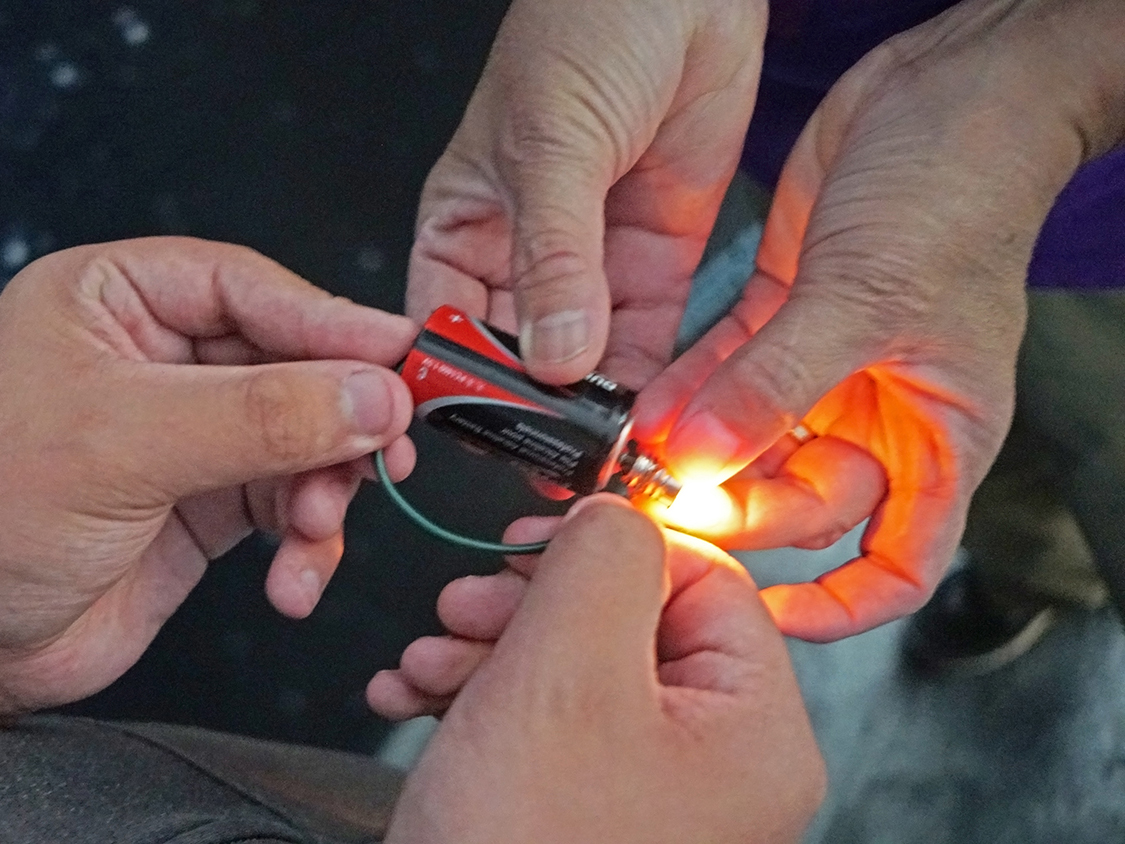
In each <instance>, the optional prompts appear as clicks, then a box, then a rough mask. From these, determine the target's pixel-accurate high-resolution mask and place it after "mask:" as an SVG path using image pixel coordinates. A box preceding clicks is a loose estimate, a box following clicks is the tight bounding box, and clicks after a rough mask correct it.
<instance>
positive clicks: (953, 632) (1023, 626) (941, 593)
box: [902, 566, 1056, 676]
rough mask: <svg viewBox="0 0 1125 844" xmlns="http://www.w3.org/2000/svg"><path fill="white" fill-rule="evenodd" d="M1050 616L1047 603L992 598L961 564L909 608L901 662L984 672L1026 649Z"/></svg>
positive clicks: (937, 670) (932, 670)
mask: <svg viewBox="0 0 1125 844" xmlns="http://www.w3.org/2000/svg"><path fill="white" fill-rule="evenodd" d="M1055 618H1056V610H1055V608H1054V607H1052V606H1051V605H1050V604H1046V603H1042V602H1034V603H1033V602H1023V603H1017V602H1010V601H1000V600H998V599H997V598H996V597H994V596H992V595H990V594H989V592H988V590H986V589H985V588H984V587H983V586H982V584H981V582H980V578H979V577H977V576H976V574H974V571H973V569H972V567H971V566H965V567H962V568H959V569H957V570H955V571H954V572H952V573H951V574H950V575H949V576H947V577H946V578H945V580H943V581H942V582H941V584H939V586H938V588H937V591H936V592H934V596H933V597H932V598H931V599H930V601H929V603H927V604H926V605H925V606H924V607H922V609H920V610H918V612H916V613H914V616H913V617H912V618H911V620H910V622H909V624H908V626H907V628H906V634H905V636H904V638H903V645H902V657H903V661H904V663H905V664H906V666H907V667H908V668H911V669H913V670H914V671H916V672H918V673H919V674H928V675H936V674H952V675H962V676H970V675H981V674H988V673H989V672H992V671H996V670H997V669H998V668H1002V667H1003V666H1005V665H1007V664H1008V663H1010V662H1012V661H1013V660H1015V659H1016V658H1017V657H1020V656H1022V655H1023V654H1025V653H1027V651H1028V650H1030V649H1031V647H1032V646H1033V645H1034V644H1035V643H1036V642H1038V641H1039V640H1040V639H1042V638H1043V635H1044V634H1045V633H1046V632H1047V631H1048V630H1049V629H1050V628H1051V626H1052V624H1054V622H1055Z"/></svg>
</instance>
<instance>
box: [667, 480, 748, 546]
mask: <svg viewBox="0 0 1125 844" xmlns="http://www.w3.org/2000/svg"><path fill="white" fill-rule="evenodd" d="M736 515H737V514H736V512H735V506H734V502H733V501H731V497H730V494H729V493H728V492H727V491H726V490H725V489H723V488H722V487H720V486H716V485H715V484H708V483H686V484H684V488H683V489H682V490H680V494H679V495H677V496H676V498H675V500H674V501H673V502H672V503H671V504H670V505H669V506H668V508H667V509H666V510H665V511H664V512H663V513H661V514H660V518H661V519H662V520H663V521H664V522H666V523H667V524H669V525H671V526H672V527H675V528H679V529H680V530H683V531H685V532H687V533H699V534H716V533H725V532H728V531H730V530H731V529H732V528H733V527H734V523H735V519H736Z"/></svg>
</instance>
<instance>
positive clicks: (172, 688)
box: [0, 0, 1125, 844]
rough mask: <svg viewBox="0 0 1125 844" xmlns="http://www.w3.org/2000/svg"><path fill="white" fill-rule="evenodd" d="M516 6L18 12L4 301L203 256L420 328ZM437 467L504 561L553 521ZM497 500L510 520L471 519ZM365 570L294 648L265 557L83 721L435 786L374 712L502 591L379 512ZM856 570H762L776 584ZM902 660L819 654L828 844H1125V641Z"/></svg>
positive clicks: (361, 508)
mask: <svg viewBox="0 0 1125 844" xmlns="http://www.w3.org/2000/svg"><path fill="white" fill-rule="evenodd" d="M504 6H505V3H503V2H500V0H472V2H450V0H415V2H412V3H408V4H404V3H391V2H383V3H375V2H372V3H362V4H357V3H334V2H313V0H307V2H292V0H277V2H274V0H271V2H268V3H266V2H256V1H255V0H204V2H200V3H195V4H181V3H174V2H167V0H135V2H129V3H96V2H81V1H76V2H69V3H40V2H29V1H25V2H3V0H0V185H3V187H2V188H0V281H2V280H3V279H4V278H6V277H8V276H10V275H11V274H12V273H14V272H16V271H17V270H18V269H19V268H20V267H21V266H22V265H23V264H25V263H26V262H27V261H28V260H30V259H32V258H34V257H36V256H37V255H39V254H43V253H44V252H47V251H51V250H53V249H57V248H61V247H64V246H68V245H72V244H76V243H82V242H91V241H96V240H106V239H111V238H118V237H126V236H135V235H142V234H160V233H175V234H192V235H196V236H200V237H210V238H217V239H227V240H233V241H237V242H241V243H247V244H250V245H252V246H255V247H256V248H258V249H260V250H262V251H263V252H265V253H266V254H268V255H271V256H272V257H274V258H276V259H278V260H280V261H282V262H283V263H285V264H287V265H289V266H291V267H293V268H294V269H296V270H297V271H298V272H301V273H302V274H304V275H305V276H306V277H308V278H310V279H312V280H314V281H316V282H317V283H319V284H322V285H323V286H325V287H327V288H328V289H331V290H333V291H334V292H338V293H343V294H346V295H349V296H352V297H353V298H356V299H358V300H360V301H364V302H367V303H370V304H374V305H378V306H382V307H388V308H396V309H397V308H398V307H399V306H400V304H401V296H402V285H403V280H404V273H405V266H406V255H407V250H408V248H409V242H410V232H411V226H412V221H413V214H414V203H415V201H416V197H417V192H418V190H419V189H420V187H421V182H422V179H423V177H424V175H425V172H426V170H427V169H428V167H429V165H430V164H431V163H432V161H433V159H434V158H435V157H436V156H437V155H438V153H439V152H440V150H441V147H442V145H443V144H444V142H445V139H446V138H447V137H448V133H449V132H450V131H451V130H452V128H453V126H454V125H455V123H456V120H457V117H458V115H459V113H460V109H461V108H462V106H463V103H464V100H465V98H466V97H467V96H468V93H469V91H470V89H471V86H472V83H473V80H474V78H475V74H476V72H477V70H478V69H479V67H480V64H481V62H482V61H483V57H484V55H485V51H486V49H487V45H488V43H489V41H490V39H491V35H492V32H493V31H494V28H495V26H496V24H497V22H498V21H499V18H500V15H501V14H502V12H503V9H504ZM734 245H735V246H736V247H737V248H738V249H743V250H745V249H748V248H749V246H748V244H746V243H743V242H742V241H741V240H739V239H738V237H736V238H735V240H734ZM419 444H420V449H421V452H422V459H421V461H420V467H419V472H418V474H417V475H416V477H415V479H414V480H413V481H412V482H411V487H410V492H411V495H412V496H413V497H415V498H417V499H418V500H419V503H420V504H422V505H423V506H425V507H427V508H428V509H430V510H433V511H435V512H440V513H442V514H443V516H444V518H445V519H446V520H447V521H448V522H450V523H451V524H453V525H461V526H468V525H472V526H473V529H474V530H475V531H476V532H479V533H488V532H496V533H498V532H499V530H500V529H501V528H502V526H503V525H504V524H506V523H507V521H509V520H510V518H511V517H512V516H513V515H515V514H517V513H519V512H522V511H524V510H525V509H526V507H527V501H529V500H530V497H529V496H528V495H527V492H526V489H525V487H524V486H523V485H522V483H521V482H520V481H519V480H518V479H516V478H515V477H514V476H509V475H503V476H500V477H498V475H497V469H496V467H495V466H494V464H492V463H482V462H480V461H479V460H478V459H475V458H472V457H469V456H466V455H464V454H462V453H461V451H460V450H459V449H456V448H449V447H448V446H447V445H446V444H445V443H444V442H442V441H441V440H439V439H435V438H432V437H430V436H428V435H427V434H426V433H425V432H424V431H423V432H420V433H419ZM484 482H487V483H488V484H489V488H490V489H492V490H494V491H495V499H494V500H491V501H490V502H489V503H488V505H487V506H485V505H483V504H481V503H479V502H478V501H477V500H476V499H474V497H472V496H469V495H466V494H465V492H466V491H467V490H471V489H474V488H477V487H478V486H480V485H481V484H482V483H484ZM347 545H348V550H347V553H346V557H345V560H344V563H343V565H342V566H341V569H340V573H339V575H338V576H337V578H336V580H335V581H334V582H333V584H332V586H331V587H330V588H329V590H328V592H327V594H326V595H325V598H324V601H323V603H322V606H321V608H320V609H319V610H318V611H317V613H316V614H315V615H314V616H313V617H312V618H311V619H309V620H308V621H306V622H302V623H294V622H289V621H285V620H283V619H280V618H279V617H278V616H277V615H276V614H274V613H273V612H272V611H271V610H270V609H269V607H268V606H267V605H266V603H265V601H264V599H263V598H262V594H261V582H262V576H263V572H264V566H265V562H266V560H267V559H268V556H269V553H270V551H271V549H270V546H269V544H268V543H267V542H266V541H264V540H252V541H250V542H247V543H245V544H244V545H243V546H241V547H240V548H238V549H236V551H235V552H232V554H230V555H229V556H228V557H227V558H226V559H224V560H222V561H220V562H218V563H216V564H215V565H214V567H213V570H212V571H211V572H210V573H209V574H208V576H207V578H206V579H205V581H204V583H203V584H202V586H201V588H200V589H199V590H198V591H197V592H196V593H195V594H194V595H193V596H192V598H191V599H190V600H189V601H188V603H187V604H186V605H185V607H184V608H183V609H182V611H181V612H180V613H179V614H177V616H176V617H175V618H174V619H173V620H172V622H170V624H169V625H168V627H167V628H166V630H165V631H164V633H163V634H162V635H161V636H160V638H159V639H158V641H157V642H156V643H155V645H154V647H153V648H152V650H151V651H150V653H149V654H148V655H147V656H146V657H145V659H144V660H142V662H141V664H139V665H138V666H137V667H136V668H135V669H134V670H133V671H131V672H130V673H129V674H128V675H126V677H125V678H123V679H122V680H121V681H120V682H119V683H117V684H115V686H113V687H111V688H110V689H109V690H107V691H106V692H105V693H103V694H102V695H99V696H98V697H96V698H94V699H92V700H91V701H88V702H86V703H84V704H82V705H81V706H79V707H76V709H77V710H79V711H82V712H88V713H93V714H99V715H104V716H110V717H127V718H158V719H164V720H172V721H180V722H186V723H194V724H201V725H204V726H211V727H216V728H220V729H227V730H233V731H237V732H243V733H248V734H252V735H262V736H269V737H274V738H281V739H289V740H294V741H302V742H309V743H315V744H323V745H328V746H334V747H344V748H350V749H355V750H375V749H376V748H379V747H382V748H383V750H384V752H385V753H386V755H388V756H393V757H394V758H396V759H397V760H398V761H399V762H401V763H403V764H408V763H409V760H410V758H411V757H412V756H413V754H414V753H416V752H417V748H418V747H419V745H420V742H421V741H422V740H423V738H424V733H425V725H424V724H422V725H412V726H411V727H410V728H409V730H412V731H413V736H411V735H410V734H409V730H408V732H399V733H395V734H394V735H392V736H391V744H390V745H388V744H385V743H384V741H385V739H386V737H387V733H388V725H386V724H385V723H383V722H382V721H380V720H379V719H377V718H375V717H374V716H373V715H371V714H370V713H369V712H367V711H366V709H365V707H364V705H363V702H362V689H363V685H364V683H365V681H366V679H367V678H368V677H369V676H370V675H371V674H372V673H373V672H374V671H375V670H377V669H378V668H381V667H384V666H387V665H391V664H393V663H394V662H395V661H396V660H397V656H398V653H399V652H400V651H401V649H402V647H403V646H404V645H405V644H406V643H407V642H408V641H410V640H411V639H413V638H414V637H415V636H417V635H419V634H421V633H423V632H428V631H429V630H432V629H433V628H434V625H435V622H434V619H433V613H432V606H433V601H434V598H435V597H436V595H437V592H438V590H440V588H441V586H442V584H444V583H445V582H446V581H448V580H449V579H451V578H452V577H455V576H457V575H459V574H462V573H468V572H470V571H483V570H488V569H489V568H490V567H492V566H493V565H495V564H494V562H493V561H491V560H482V559H480V558H477V557H474V556H472V555H470V554H459V553H457V552H454V551H452V550H450V549H449V548H447V547H445V546H442V545H439V544H437V543H435V542H433V541H431V540H428V539H426V538H425V537H423V536H421V535H420V534H418V533H417V532H416V531H415V530H414V529H413V528H412V527H411V526H409V525H408V524H407V523H405V521H404V520H403V519H402V518H401V517H400V516H399V515H398V514H397V513H395V512H393V511H392V510H390V509H389V507H388V505H387V503H386V502H385V500H384V499H383V498H382V496H381V495H380V494H379V493H378V492H377V491H375V490H373V489H367V490H364V491H363V492H362V493H361V495H360V498H359V500H358V501H357V502H356V505H355V506H354V507H353V510H352V511H351V513H350V515H349V526H348V538H347ZM843 553H846V552H845V551H844V550H843V549H842V548H837V549H832V550H830V551H829V552H824V553H823V554H821V555H803V554H790V553H783V552H777V553H772V554H763V555H754V556H753V557H751V558H749V566H750V568H751V570H752V571H753V572H754V573H755V576H756V577H758V579H759V580H760V581H761V582H763V583H768V582H773V581H775V580H778V579H780V578H782V577H787V576H792V575H793V574H794V573H795V572H798V571H803V572H806V573H812V572H814V571H815V570H818V569H823V568H824V567H826V566H827V565H829V564H831V563H832V561H833V559H837V558H839V556H840V555H841V554H843ZM833 555H836V556H835V557H833ZM900 633H901V624H898V625H889V626H887V627H884V628H881V629H879V630H876V631H873V632H872V633H869V634H866V635H864V636H860V637H857V638H854V639H851V640H848V641H845V642H841V643H837V644H835V645H830V646H812V645H805V644H802V643H794V644H793V646H792V652H793V657H794V661H795V664H796V667H797V671H798V674H799V676H800V679H801V683H802V688H803V690H804V693H805V696H806V700H807V702H808V705H809V708H810V711H811V713H812V716H813V720H814V722H815V725H816V728H817V731H818V735H819V737H820V739H821V743H822V746H823V749H824V752H825V755H826V757H827V759H828V762H829V769H830V774H831V781H832V784H831V790H830V794H829V798H828V801H827V803H826V804H825V807H824V810H823V811H822V812H821V815H820V816H819V817H818V819H817V821H816V824H815V825H814V827H813V829H812V830H811V831H810V834H809V837H808V844H813V843H814V842H815V844H821V842H824V844H852V843H853V842H854V843H855V844H861V843H862V844H875V843H876V842H877V843H878V844H884V843H885V844H914V842H919V844H944V843H945V842H949V844H975V842H987V844H1006V842H1012V844H1016V843H1017V842H1018V844H1071V843H1072V842H1073V844H1085V842H1090V844H1095V843H1096V844H1104V843H1105V842H1112V841H1122V840H1125V776H1123V764H1122V763H1123V760H1125V694H1123V692H1125V689H1123V684H1125V679H1123V678H1125V637H1123V636H1122V633H1121V631H1120V627H1119V626H1118V624H1117V622H1116V620H1115V619H1114V618H1113V616H1112V615H1110V614H1109V613H1108V612H1105V613H1095V614H1087V615H1075V616H1071V617H1068V618H1065V619H1064V620H1063V621H1062V623H1060V625H1059V626H1058V627H1057V628H1056V629H1055V630H1053V631H1052V632H1051V633H1050V635H1049V636H1048V637H1047V639H1046V640H1045V641H1044V642H1043V643H1042V644H1041V645H1040V646H1039V647H1038V648H1036V649H1035V650H1033V651H1032V652H1031V653H1030V654H1028V655H1027V656H1026V657H1025V658H1024V659H1022V660H1021V661H1020V662H1018V663H1016V664H1015V665H1013V666H1011V667H1009V668H1007V669H1005V670H1003V671H1000V672H998V673H996V674H995V675H992V676H990V677H987V678H981V679H976V680H947V681H922V680H919V679H917V678H912V677H911V676H910V675H908V674H906V673H904V672H902V671H901V670H900V668H899V664H898V637H899V635H900Z"/></svg>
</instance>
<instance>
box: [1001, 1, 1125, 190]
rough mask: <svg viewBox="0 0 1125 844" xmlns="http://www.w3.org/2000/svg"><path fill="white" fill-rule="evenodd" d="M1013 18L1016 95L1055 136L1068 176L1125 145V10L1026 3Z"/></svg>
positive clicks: (1009, 49)
mask: <svg viewBox="0 0 1125 844" xmlns="http://www.w3.org/2000/svg"><path fill="white" fill-rule="evenodd" d="M1012 17H1013V27H1014V28H1013V32H1012V37H1011V38H1009V39H1006V54H1007V56H1008V57H1009V58H1008V60H1009V61H1010V62H1011V63H1012V65H1013V66H1014V67H1015V68H1016V73H1017V74H1018V77H1019V79H1020V82H1021V83H1022V84H1020V85H1019V86H1017V89H1016V93H1017V94H1018V96H1020V98H1021V100H1022V101H1023V102H1024V103H1026V104H1027V105H1026V106H1025V108H1027V107H1037V108H1038V110H1040V111H1041V113H1042V116H1044V117H1046V118H1047V119H1048V120H1049V121H1051V122H1052V124H1053V126H1054V127H1055V128H1056V129H1057V130H1058V135H1057V136H1056V137H1058V138H1059V139H1060V142H1061V144H1062V145H1064V146H1069V158H1070V159H1071V160H1072V161H1073V166H1072V167H1071V172H1073V170H1074V169H1077V167H1078V166H1079V165H1081V164H1084V163H1086V162H1087V161H1090V160H1091V159H1094V158H1097V157H1099V156H1101V155H1103V154H1105V153H1106V152H1108V151H1109V150H1110V149H1112V148H1113V147H1115V146H1117V145H1118V144H1119V143H1121V142H1122V141H1123V140H1125V4H1123V3H1121V2H1120V0H1024V2H1023V3H1021V4H1020V6H1019V7H1018V8H1017V9H1015V10H1014V12H1013V13H1012Z"/></svg>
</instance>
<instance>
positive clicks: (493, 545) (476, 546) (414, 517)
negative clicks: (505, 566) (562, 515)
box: [375, 451, 547, 554]
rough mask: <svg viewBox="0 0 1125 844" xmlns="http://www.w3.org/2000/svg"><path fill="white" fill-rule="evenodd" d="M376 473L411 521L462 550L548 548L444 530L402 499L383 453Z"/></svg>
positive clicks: (509, 551) (497, 551)
mask: <svg viewBox="0 0 1125 844" xmlns="http://www.w3.org/2000/svg"><path fill="white" fill-rule="evenodd" d="M375 471H376V472H377V473H378V474H379V480H380V481H382V483H383V489H385V490H386V491H387V495H389V496H390V497H391V501H393V502H394V503H395V504H397V505H398V507H399V509H400V510H402V512H404V513H405V514H406V515H407V516H409V517H410V520H411V521H412V522H414V524H416V525H418V527H420V528H422V530H424V531H426V533H428V534H430V535H431V536H436V537H437V538H438V539H444V540H445V541H446V542H449V543H452V544H453V545H459V546H461V547H462V548H472V549H473V550H475V551H487V552H490V553H494V554H538V553H539V552H540V551H542V550H543V549H544V548H546V547H547V543H546V542H525V543H522V544H519V545H509V544H507V543H504V542H488V541H486V540H483V539H475V538H473V537H471V536H465V535H464V534H460V533H455V532H453V531H451V530H447V529H446V528H443V527H442V526H441V525H439V524H435V523H434V522H432V521H430V520H429V519H428V518H426V517H425V516H423V515H422V514H421V513H419V512H418V511H417V510H415V509H414V506H413V505H412V504H411V503H410V502H409V501H407V500H406V499H405V498H403V497H402V493H401V492H399V491H398V488H397V487H395V485H394V481H392V480H391V476H390V475H389V474H387V462H386V460H384V459H383V452H381V451H377V452H375Z"/></svg>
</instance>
